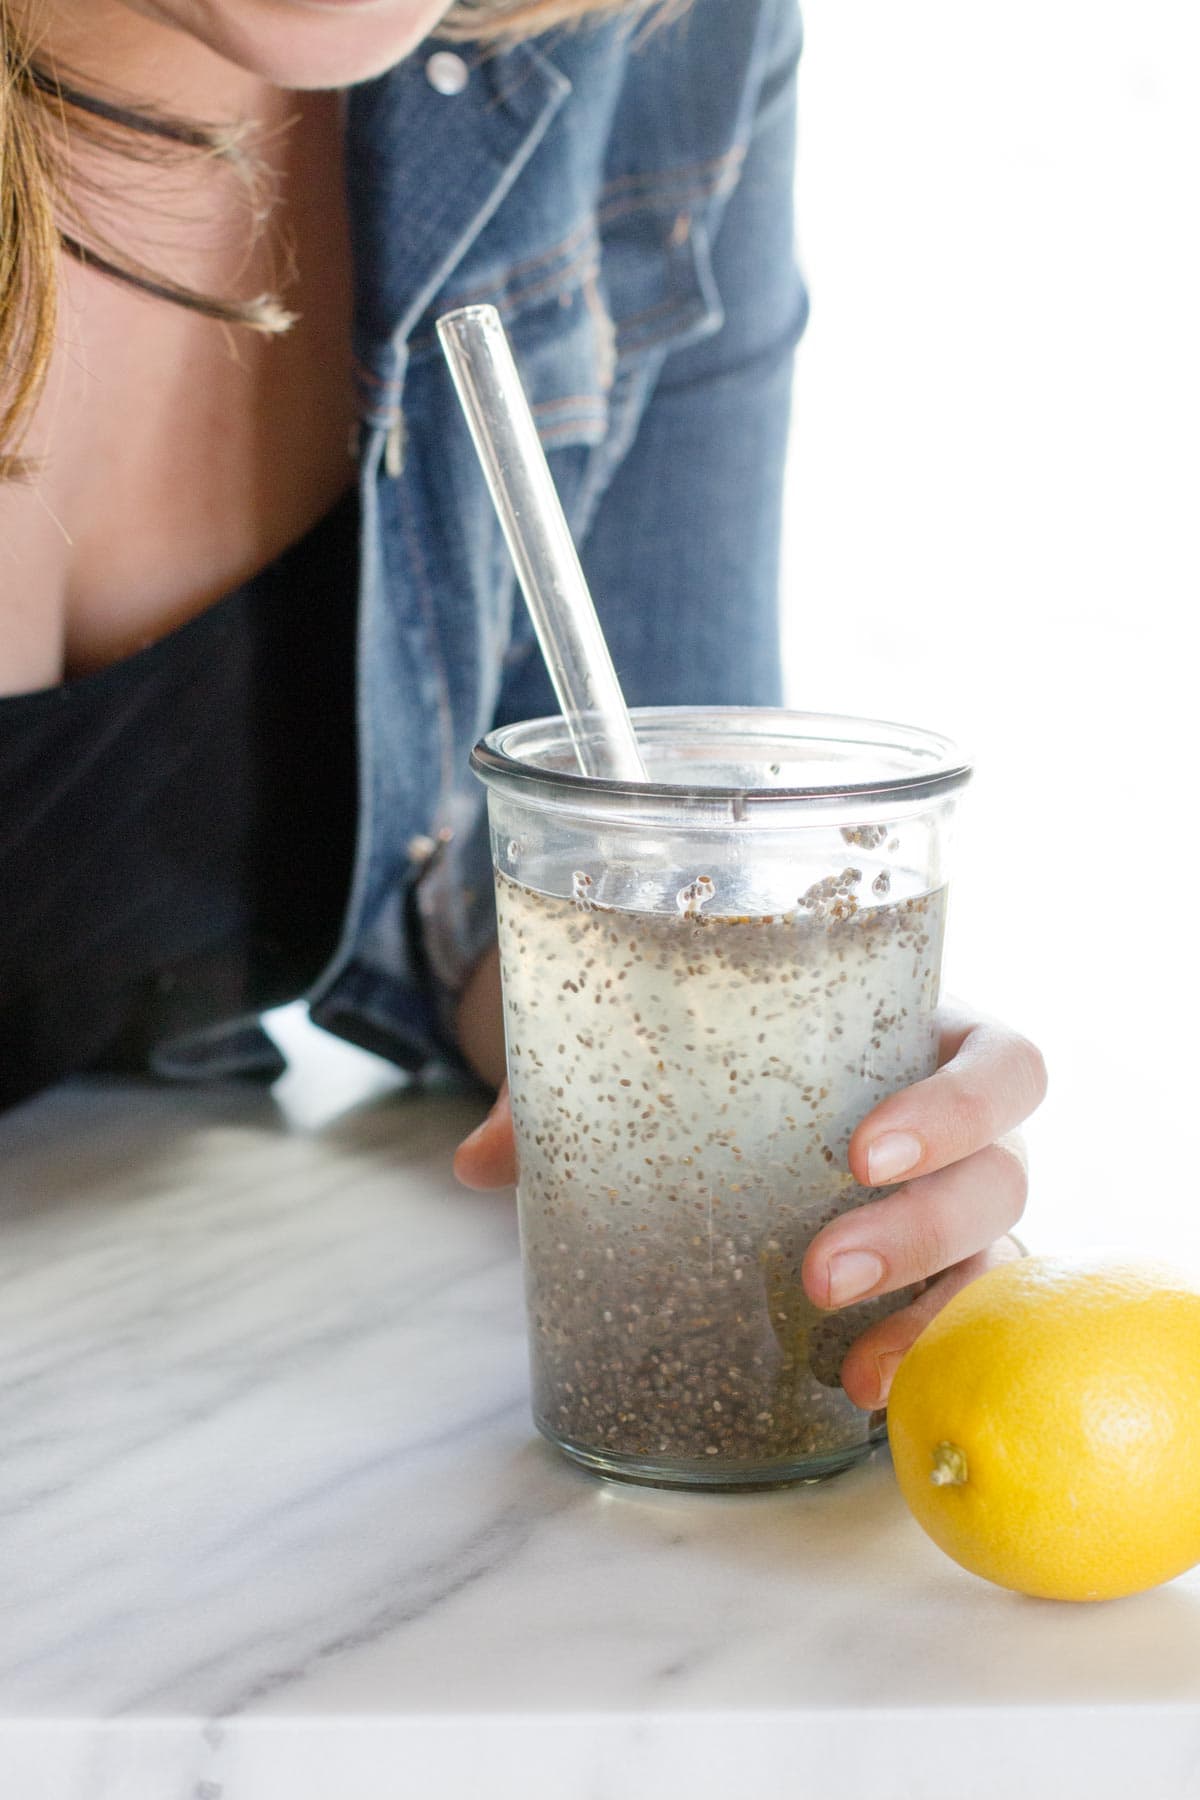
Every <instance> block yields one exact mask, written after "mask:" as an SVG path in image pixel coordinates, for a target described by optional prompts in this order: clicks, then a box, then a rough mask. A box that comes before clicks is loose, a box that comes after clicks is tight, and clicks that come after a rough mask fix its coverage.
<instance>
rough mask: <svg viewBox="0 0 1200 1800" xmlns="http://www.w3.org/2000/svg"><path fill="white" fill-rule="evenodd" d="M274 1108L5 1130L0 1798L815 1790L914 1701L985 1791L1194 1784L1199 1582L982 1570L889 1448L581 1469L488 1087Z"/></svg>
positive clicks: (104, 1103)
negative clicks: (459, 1093) (546, 1366)
mask: <svg viewBox="0 0 1200 1800" xmlns="http://www.w3.org/2000/svg"><path fill="white" fill-rule="evenodd" d="M338 1079H339V1080H341V1079H342V1078H341V1077H340V1076H339V1077H338ZM289 1080H291V1078H289ZM356 1093H357V1094H358V1095H359V1101H358V1103H357V1104H356V1103H355V1099H354V1096H355V1094H356ZM280 1095H281V1097H280V1099H279V1100H275V1099H272V1098H271V1097H270V1096H269V1095H266V1094H261V1093H256V1092H246V1091H241V1090H236V1089H232V1088H228V1087H224V1088H219V1089H214V1090H191V1091H174V1090H164V1089H157V1088H153V1087H147V1086H141V1085H136V1084H112V1083H104V1082H89V1083H79V1084H75V1085H73V1086H71V1087H68V1088H64V1089H62V1090H60V1091H58V1092H57V1093H55V1094H53V1095H51V1096H48V1097H46V1098H44V1099H42V1100H40V1101H37V1102H35V1103H33V1104H32V1105H30V1106H27V1107H24V1108H22V1109H20V1110H19V1111H18V1112H17V1113H15V1114H12V1115H9V1117H8V1118H6V1119H5V1120H3V1121H0V1183H2V1189H3V1197H2V1199H0V1590H2V1592H3V1624H2V1628H0V1775H5V1776H6V1777H7V1780H6V1782H5V1783H0V1792H2V1793H3V1795H4V1800H8V1797H9V1795H10V1794H11V1795H12V1796H13V1800H41V1795H42V1794H43V1793H44V1794H45V1795H46V1796H47V1797H49V1796H51V1795H53V1796H54V1800H76V1796H79V1800H108V1796H109V1795H110V1794H111V1795H112V1796H113V1797H114V1800H116V1797H117V1796H119V1797H120V1800H141V1797H142V1796H143V1795H145V1796H146V1800H177V1797H178V1800H275V1796H279V1797H280V1800H285V1797H286V1800H310V1796H311V1797H312V1800H326V1797H328V1800H343V1796H344V1797H345V1800H390V1797H391V1796H392V1795H400V1794H405V1795H408V1794H413V1795H414V1796H415V1795H418V1794H420V1795H422V1796H425V1795H434V1796H436V1795H439V1794H445V1795H447V1796H450V1795H458V1794H459V1793H462V1794H469V1793H475V1792H484V1791H487V1792H488V1793H489V1795H501V1796H507V1795H508V1794H510V1793H511V1794H512V1795H513V1796H514V1800H515V1797H516V1796H517V1795H520V1797H521V1800H541V1796H542V1795H543V1794H544V1795H545V1796H547V1800H574V1797H575V1796H580V1797H581V1800H587V1797H590V1796H591V1795H593V1794H594V1795H597V1796H603V1800H610V1797H619V1800H626V1797H627V1796H635V1797H636V1796H637V1795H638V1794H640V1793H642V1792H645V1793H647V1794H649V1793H651V1792H653V1793H654V1794H655V1795H656V1797H658V1800H661V1796H663V1795H668V1794H670V1793H672V1792H673V1791H678V1792H680V1793H681V1794H682V1793H684V1792H686V1793H687V1794H688V1796H689V1800H704V1797H706V1796H708V1795H709V1794H712V1795H716V1794H718V1793H720V1794H725V1793H728V1792H729V1791H731V1788H730V1784H731V1783H737V1784H741V1783H744V1781H745V1780H747V1779H751V1778H753V1779H760V1780H762V1781H764V1782H772V1783H776V1784H777V1783H778V1780H779V1779H780V1777H781V1775H782V1774H783V1773H784V1772H786V1771H787V1770H788V1769H789V1768H790V1767H792V1766H793V1765H794V1764H795V1759H796V1757H797V1755H800V1754H801V1753H802V1763H803V1770H804V1771H805V1772H806V1774H805V1779H806V1780H808V1779H809V1778H811V1780H812V1781H814V1782H819V1785H818V1786H816V1787H814V1788H813V1789H812V1791H813V1792H814V1793H816V1792H819V1793H820V1794H821V1795H822V1800H824V1796H825V1795H829V1794H834V1793H837V1792H843V1791H844V1792H846V1793H850V1794H854V1793H857V1792H861V1791H863V1789H862V1788H861V1787H859V1788H856V1787H855V1786H854V1785H853V1784H854V1782H860V1783H865V1782H867V1781H868V1780H869V1783H870V1791H871V1793H872V1794H873V1795H876V1794H877V1795H882V1796H888V1795H891V1794H893V1793H894V1794H896V1795H897V1796H899V1795H904V1794H917V1795H919V1794H922V1793H924V1792H926V1791H929V1792H937V1791H938V1790H937V1789H936V1788H931V1789H928V1790H926V1789H925V1788H922V1787H921V1786H919V1785H917V1786H913V1785H911V1784H910V1785H908V1786H905V1785H904V1781H905V1780H907V1779H908V1777H907V1776H903V1779H902V1775H903V1769H904V1767H906V1766H907V1765H904V1764H903V1763H902V1762H900V1763H898V1762H897V1751H896V1746H897V1745H898V1744H906V1743H911V1747H912V1754H913V1755H917V1754H919V1751H920V1746H921V1744H922V1742H924V1741H927V1740H929V1739H930V1734H931V1733H932V1732H933V1731H934V1730H935V1726H934V1724H933V1723H932V1721H934V1720H936V1733H937V1734H938V1735H937V1742H939V1743H941V1744H950V1745H953V1744H957V1743H960V1742H961V1743H963V1744H966V1743H967V1742H971V1743H975V1744H978V1743H980V1742H983V1743H985V1744H987V1745H989V1746H990V1748H989V1753H988V1757H987V1758H986V1759H985V1760H986V1763H987V1769H986V1770H985V1772H984V1774H983V1775H982V1776H981V1780H982V1781H983V1783H984V1785H982V1786H979V1787H977V1788H976V1789H975V1791H976V1792H977V1793H978V1794H980V1795H981V1796H983V1800H987V1796H988V1795H989V1794H991V1793H992V1792H993V1791H994V1792H995V1793H996V1794H997V1795H999V1794H1000V1793H1002V1792H1006V1783H1007V1784H1008V1785H1007V1793H1011V1784H1012V1781H1013V1779H1014V1778H1015V1773H1016V1772H1017V1771H1018V1770H1020V1769H1021V1768H1022V1766H1023V1765H1022V1764H1021V1763H1020V1762H1019V1761H1016V1762H1014V1760H1013V1758H1014V1757H1019V1756H1020V1755H1022V1754H1026V1753H1027V1754H1028V1755H1029V1756H1031V1757H1032V1756H1033V1750H1034V1748H1038V1747H1039V1746H1040V1748H1038V1757H1037V1758H1034V1760H1035V1761H1038V1759H1039V1758H1041V1759H1042V1760H1041V1761H1038V1766H1039V1767H1041V1766H1043V1762H1044V1756H1045V1754H1046V1753H1047V1752H1046V1746H1047V1745H1049V1747H1050V1749H1051V1750H1054V1746H1055V1745H1057V1746H1058V1750H1057V1751H1055V1752H1054V1754H1055V1755H1057V1754H1058V1753H1059V1752H1061V1755H1062V1756H1068V1755H1069V1756H1070V1757H1071V1759H1072V1767H1073V1768H1074V1770H1075V1771H1076V1773H1077V1774H1078V1772H1079V1771H1080V1769H1081V1768H1083V1767H1084V1766H1085V1763H1086V1759H1088V1758H1091V1760H1092V1762H1093V1763H1094V1764H1095V1770H1094V1777H1095V1778H1094V1781H1093V1785H1092V1788H1091V1792H1092V1793H1094V1794H1096V1795H1100V1796H1104V1795H1106V1794H1107V1793H1109V1792H1110V1791H1111V1792H1113V1793H1116V1792H1118V1791H1119V1782H1118V1777H1120V1776H1123V1775H1128V1773H1129V1770H1130V1768H1131V1767H1132V1766H1133V1763H1132V1762H1131V1761H1130V1758H1132V1757H1133V1755H1134V1749H1132V1748H1131V1749H1130V1750H1129V1751H1128V1753H1127V1754H1124V1755H1123V1753H1121V1752H1120V1750H1119V1747H1118V1743H1119V1741H1120V1742H1127V1743H1129V1744H1130V1745H1133V1746H1135V1747H1136V1749H1137V1753H1138V1754H1139V1755H1140V1756H1141V1757H1142V1758H1143V1759H1144V1758H1145V1757H1147V1756H1149V1757H1150V1758H1151V1764H1152V1766H1154V1767H1155V1768H1156V1769H1157V1771H1158V1774H1157V1776H1156V1779H1157V1780H1158V1782H1159V1785H1158V1786H1157V1787H1156V1788H1155V1789H1154V1792H1155V1793H1156V1795H1161V1796H1163V1797H1164V1800H1169V1797H1170V1796H1173V1795H1174V1794H1176V1793H1179V1794H1181V1795H1182V1794H1184V1793H1188V1794H1191V1793H1192V1792H1193V1791H1194V1790H1193V1788H1189V1787H1185V1786H1179V1785H1172V1783H1174V1782H1175V1781H1176V1773H1177V1772H1178V1771H1181V1770H1184V1769H1186V1768H1191V1769H1194V1768H1195V1767H1200V1735H1198V1733H1200V1726H1198V1721H1200V1579H1198V1578H1197V1577H1196V1576H1194V1575H1193V1576H1190V1577H1185V1578H1183V1579H1182V1580H1180V1581H1177V1582H1175V1583H1173V1584H1171V1585H1170V1586H1169V1587H1167V1588H1164V1589H1162V1590H1160V1591H1158V1592H1156V1593H1153V1594H1149V1595H1145V1596H1142V1597H1141V1598H1139V1599H1136V1600H1131V1601H1126V1602H1122V1603H1119V1604H1116V1605H1113V1606H1109V1607H1102V1608H1088V1607H1078V1608H1072V1607H1055V1606H1048V1605H1044V1604H1039V1603H1036V1602H1031V1601H1024V1600H1021V1599H1019V1598H1017V1597H1016V1596H1013V1595H1009V1594H1004V1593H1001V1592H999V1591H998V1590H996V1589H992V1588H990V1587H988V1586H986V1585H985V1584H983V1583H981V1582H977V1581H975V1580H974V1579H973V1578H971V1577H970V1576H968V1575H966V1574H965V1573H963V1572H962V1571H961V1570H959V1569H957V1568H956V1567H955V1566H954V1565H953V1564H951V1563H949V1562H948V1561H947V1560H946V1559H945V1558H944V1557H942V1556H941V1555H940V1553H939V1552H938V1551H936V1550H935V1549H934V1548H933V1547H932V1546H931V1545H930V1544H928V1543H927V1541H926V1540H925V1539H924V1538H923V1536H922V1535H921V1533H920V1532H919V1531H918V1530H917V1528H916V1526H915V1525H914V1524H913V1523H912V1521H911V1520H910V1519H909V1517H908V1514H907V1513H906V1511H905V1509H904V1508H903V1505H902V1503H901V1502H900V1500H899V1497H898V1495H897V1493H896V1491H895V1488H894V1485H893V1483H892V1480H891V1475H890V1471H889V1469H888V1466H887V1460H886V1456H885V1455H877V1456H876V1458H875V1459H874V1460H873V1461H872V1462H871V1463H870V1464H868V1465H866V1466H863V1467H861V1468H859V1469H857V1470H855V1471H853V1472H851V1473H850V1474H848V1475H846V1476H843V1477H841V1478H839V1479H838V1480H835V1481H833V1482H830V1483H827V1484H825V1485H823V1486H819V1487H814V1488H806V1489H798V1490H794V1491H792V1492H790V1493H776V1494H758V1495H748V1496H743V1497H728V1496H686V1495H679V1494H671V1493H665V1492H657V1491H654V1490H649V1489H636V1488H622V1487H620V1486H617V1485H613V1484H608V1483H602V1482H598V1481H596V1480H594V1479H593V1478H592V1477H590V1476H588V1475H586V1474H583V1473H582V1472H580V1471H578V1470H576V1469H574V1468H573V1467H571V1466H569V1465H568V1464H567V1463H566V1462H565V1461H563V1460H562V1459H561V1458H559V1457H558V1456H557V1455H556V1454H555V1453H554V1452H552V1451H551V1450H550V1449H549V1447H548V1446H546V1445H545V1444H543V1443H542V1442H541V1440H540V1439H538V1438H537V1437H536V1435H535V1434H534V1432H533V1430H532V1427H531V1424H530V1421H529V1413H528V1394H527V1375H526V1362H525V1345H524V1321H523V1316H522V1308H521V1296H520V1276H519V1264H518V1255H517V1237H516V1226H515V1220H514V1216H513V1209H512V1204H511V1201H510V1200H509V1199H508V1198H507V1197H494V1196H476V1195H469V1194H466V1193H464V1192H462V1191H461V1190H459V1189H458V1188H457V1187H456V1185H455V1184H454V1182H453V1180H452V1178H451V1176H450V1174H449V1157H450V1153H451V1150H452V1148H453V1145H454V1143H455V1142H456V1141H457V1139H458V1137H459V1136H460V1135H461V1134H462V1132H463V1131H464V1130H465V1129H467V1128H468V1127H469V1126H470V1125H471V1124H472V1123H474V1121H475V1119H476V1118H477V1116H478V1110H479V1109H478V1105H477V1103H474V1102H472V1101H470V1100H469V1099H464V1098H461V1097H453V1096H449V1095H436V1094H426V1095H420V1094H418V1093H415V1092H412V1091H408V1090H405V1089H403V1088H401V1087H399V1086H397V1085H395V1084H394V1083H393V1082H390V1081H380V1080H379V1079H378V1078H377V1077H372V1078H371V1079H370V1080H368V1079H367V1078H366V1077H363V1078H362V1080H361V1082H360V1083H359V1085H358V1087H357V1088H356V1087H355V1085H354V1083H353V1082H351V1083H350V1084H349V1086H348V1087H347V1088H346V1089H345V1090H344V1091H343V1090H342V1089H341V1088H338V1087H337V1085H336V1083H332V1084H331V1085H330V1086H329V1087H328V1088H323V1087H322V1084H321V1080H320V1077H319V1074H318V1075H314V1076H313V1077H312V1078H311V1079H310V1082H309V1086H308V1088H307V1089H306V1088H305V1087H304V1083H303V1081H302V1080H301V1081H300V1082H299V1083H298V1084H296V1083H294V1082H293V1085H292V1087H291V1089H290V1090H289V1089H287V1088H286V1087H285V1088H284V1089H281V1090H280ZM331 1096H332V1098H331ZM1097 1721H1099V1723H1098V1722H1097ZM1106 1721H1108V1722H1112V1726H1113V1729H1112V1743H1111V1744H1110V1743H1109V1741H1108V1723H1106ZM1118 1723H1119V1724H1120V1725H1121V1732H1118V1731H1117V1730H1116V1724H1118ZM922 1732H924V1737H922ZM1047 1733H1049V1736H1047V1735H1046V1734H1047ZM1122 1733H1124V1736H1122ZM1130 1733H1132V1734H1133V1736H1132V1737H1130V1735H1129V1734H1130ZM835 1752H836V1753H835ZM1189 1756H1190V1757H1191V1758H1192V1760H1191V1762H1190V1764H1189V1763H1188V1761H1187V1758H1188V1757H1189ZM1081 1757H1082V1758H1084V1759H1085V1762H1081V1761H1080V1758H1081ZM1053 1761H1054V1756H1051V1762H1050V1764H1047V1765H1046V1766H1052V1765H1053ZM1141 1766H1143V1767H1144V1766H1145V1763H1144V1761H1143V1764H1142V1765H1141ZM485 1774H486V1777H487V1780H486V1784H485V1785H484V1786H481V1785H480V1782H481V1779H482V1777H483V1776H484V1775H485ZM1179 1779H1180V1780H1182V1779H1183V1776H1182V1774H1180V1775H1179ZM1188 1779H1191V1777H1190V1776H1189V1777H1188ZM993 1780H994V1782H995V1787H994V1788H993V1787H990V1786H988V1785H987V1784H988V1783H989V1782H991V1781H993ZM1106 1781H1111V1783H1112V1784H1113V1785H1112V1786H1111V1787H1108V1786H1105V1785H1104V1784H1105V1782H1106ZM673 1782H674V1783H677V1784H679V1785H678V1786H677V1788H673V1787H672V1783H673ZM14 1784H15V1785H14ZM889 1784H890V1785H889ZM1022 1785H1023V1787H1024V1788H1025V1790H1026V1791H1027V1792H1028V1793H1029V1794H1036V1793H1039V1792H1041V1791H1042V1790H1041V1789H1040V1788H1038V1787H1037V1786H1036V1785H1031V1784H1030V1782H1029V1780H1027V1779H1025V1778H1024V1777H1022ZM792 1791H793V1792H795V1793H803V1792H804V1791H805V1788H804V1787H803V1786H795V1785H793V1788H792ZM1045 1791H1047V1792H1049V1791H1050V1788H1049V1786H1047V1787H1046V1789H1045Z"/></svg>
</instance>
